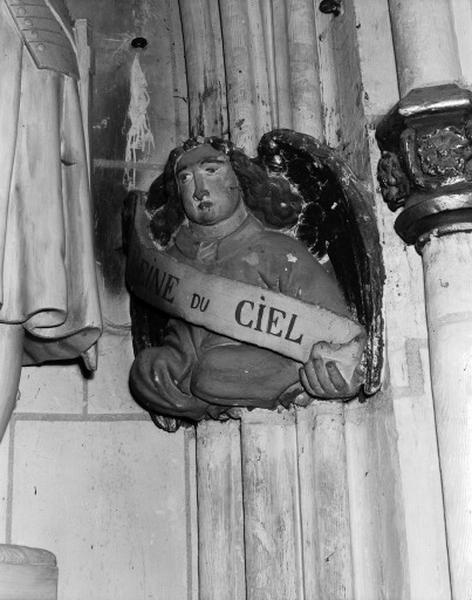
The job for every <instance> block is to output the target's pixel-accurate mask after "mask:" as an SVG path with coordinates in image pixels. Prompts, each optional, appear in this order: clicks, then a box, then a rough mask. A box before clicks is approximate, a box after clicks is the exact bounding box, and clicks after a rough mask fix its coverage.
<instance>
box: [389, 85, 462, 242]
mask: <svg viewBox="0 0 472 600" xmlns="http://www.w3.org/2000/svg"><path fill="white" fill-rule="evenodd" d="M377 142H378V144H379V147H380V149H381V151H382V156H381V159H380V161H379V165H378V179H379V183H380V186H381V190H382V195H383V197H384V200H385V202H387V204H388V206H389V208H390V209H391V210H397V209H398V208H400V207H404V208H403V211H402V212H401V213H400V215H399V217H398V218H397V220H396V222H395V230H396V231H397V233H398V234H399V235H400V237H401V238H402V239H403V240H404V241H405V242H407V243H408V244H412V243H416V244H419V245H421V244H422V243H423V241H424V240H425V239H426V238H427V236H428V235H429V234H430V233H431V232H432V231H435V232H436V233H438V234H443V233H449V232H452V231H467V230H472V93H471V92H470V91H468V90H465V89H462V88H460V87H458V86H457V85H455V84H447V85H440V86H432V87H428V88H418V89H414V90H412V91H411V92H409V93H408V94H407V95H406V96H405V97H404V98H403V99H402V100H401V101H400V102H399V103H398V104H397V105H396V106H395V107H394V108H393V109H392V111H391V112H390V113H389V114H388V115H387V116H386V117H385V118H384V119H383V120H382V121H381V123H380V124H379V126H378V128H377Z"/></svg>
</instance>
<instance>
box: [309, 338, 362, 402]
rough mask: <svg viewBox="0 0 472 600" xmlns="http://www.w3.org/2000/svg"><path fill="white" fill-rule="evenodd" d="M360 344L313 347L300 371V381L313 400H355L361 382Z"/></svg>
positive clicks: (355, 341)
mask: <svg viewBox="0 0 472 600" xmlns="http://www.w3.org/2000/svg"><path fill="white" fill-rule="evenodd" d="M363 348H364V343H363V340H360V339H359V338H355V339H354V340H351V341H350V342H348V343H347V344H329V343H327V342H319V343H317V344H314V346H313V348H312V349H311V352H310V357H309V359H308V361H307V362H306V363H305V364H304V365H303V367H301V368H300V381H301V383H302V385H303V387H304V388H305V390H306V391H307V392H308V393H309V394H310V395H311V396H314V397H315V398H325V399H335V398H342V399H348V398H352V397H354V396H355V395H356V394H357V393H358V392H359V389H360V386H361V385H362V383H363V381H364V368H363V365H362V351H363Z"/></svg>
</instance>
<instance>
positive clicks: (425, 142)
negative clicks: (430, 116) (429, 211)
mask: <svg viewBox="0 0 472 600" xmlns="http://www.w3.org/2000/svg"><path fill="white" fill-rule="evenodd" d="M402 142H403V143H402V146H403V148H402V149H403V151H404V152H405V157H406V160H407V163H408V165H409V167H410V168H409V171H410V173H411V177H412V178H413V180H414V182H415V184H416V185H417V186H418V187H421V188H424V189H436V188H437V187H438V185H448V184H457V183H463V182H467V181H472V163H471V162H470V160H471V158H472V140H471V138H470V121H469V120H468V121H467V122H466V123H465V124H464V125H463V126H460V127H459V126H456V125H449V126H447V125H445V126H443V127H434V126H433V127H428V128H425V129H414V128H408V129H406V130H405V131H404V133H403V134H402Z"/></svg>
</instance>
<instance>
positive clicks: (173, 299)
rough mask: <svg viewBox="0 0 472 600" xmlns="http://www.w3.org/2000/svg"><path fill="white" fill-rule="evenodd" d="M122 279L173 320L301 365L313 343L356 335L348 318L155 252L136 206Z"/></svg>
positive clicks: (345, 339) (146, 221) (142, 213)
mask: <svg viewBox="0 0 472 600" xmlns="http://www.w3.org/2000/svg"><path fill="white" fill-rule="evenodd" d="M126 279H127V282H128V285H129V287H130V290H131V291H132V292H133V293H134V294H136V296H138V297H139V298H141V299H142V300H144V301H145V302H147V303H149V304H150V305H152V306H154V307H155V308H158V309H160V310H162V311H164V312H166V313H168V314H170V315H172V316H174V317H179V318H181V319H184V320H185V321H188V322H190V323H192V324H194V325H198V326H201V327H205V328H206V329H209V330H210V331H213V332H215V333H218V334H221V335H224V336H227V337H230V338H233V339H235V340H238V341H240V342H246V343H250V344H255V345H257V346H261V347H263V348H268V349H270V350H273V351H274V352H278V353H279V354H283V355H284V356H288V357H290V358H292V359H294V360H296V361H299V362H305V361H306V360H307V359H308V358H309V356H310V351H311V349H312V347H313V345H314V344H316V343H317V342H329V343H332V344H346V343H347V342H350V341H351V340H352V339H354V338H355V337H356V336H358V335H361V334H362V328H361V326H360V325H359V324H358V323H356V322H355V321H352V320H351V319H349V318H346V317H343V316H340V315H337V314H336V313H334V312H332V311H330V310H328V309H326V308H322V307H320V306H316V305H314V304H308V303H306V302H302V301H301V300H297V299H295V298H291V297H290V296H286V295H284V294H281V293H278V292H273V291H271V290H268V289H264V288H261V287H258V286H255V285H250V284H247V283H242V282H240V281H234V280H232V279H228V278H226V277H221V276H217V275H212V274H208V273H204V272H202V271H199V270H198V269H196V268H194V267H191V266H189V265H187V264H184V263H182V262H180V261H178V260H176V259H175V258H173V257H171V256H169V255H168V254H166V253H165V252H163V251H161V250H159V249H158V247H157V246H156V245H155V243H154V242H153V241H152V239H151V238H150V235H149V217H148V216H147V214H146V212H145V210H144V209H143V207H142V206H141V205H140V204H139V203H138V205H137V210H136V217H135V222H134V231H133V234H132V237H131V243H130V251H129V256H128V263H127V272H126Z"/></svg>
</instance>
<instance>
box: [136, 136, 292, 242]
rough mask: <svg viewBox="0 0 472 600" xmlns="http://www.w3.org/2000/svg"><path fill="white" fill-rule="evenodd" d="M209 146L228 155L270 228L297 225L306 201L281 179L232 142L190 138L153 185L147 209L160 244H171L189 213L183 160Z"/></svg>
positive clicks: (247, 195) (256, 211) (258, 214)
mask: <svg viewBox="0 0 472 600" xmlns="http://www.w3.org/2000/svg"><path fill="white" fill-rule="evenodd" d="M203 144H208V145H210V146H212V147H213V148H214V149H215V150H218V151H220V152H221V153H222V154H225V155H226V156H227V157H228V159H229V161H230V163H231V166H232V168H233V170H234V172H235V174H236V177H237V179H238V181H239V185H240V186H241V190H242V192H243V196H244V201H245V204H246V206H247V207H248V208H249V209H250V210H251V211H252V212H253V214H254V215H255V216H256V217H258V218H259V219H260V220H261V221H262V222H263V223H264V224H266V225H267V226H269V227H273V228H276V229H281V228H283V227H291V226H292V225H294V224H295V223H296V222H297V218H298V215H299V213H300V210H301V205H302V198H301V196H300V195H299V194H298V193H297V192H296V191H294V190H292V189H291V187H290V185H289V183H288V181H286V180H285V179H283V178H281V177H277V178H274V177H270V175H269V174H268V173H267V172H266V170H265V169H264V168H262V166H261V165H260V164H259V163H258V161H257V159H254V160H251V159H250V158H249V157H248V156H247V155H246V154H245V153H244V152H243V151H242V150H241V149H239V148H237V147H236V146H235V145H234V144H233V143H232V142H230V141H228V140H223V139H221V138H218V137H207V138H203V137H198V138H190V139H188V140H187V141H185V142H184V143H183V144H182V145H181V146H178V147H177V148H175V149H174V150H172V152H171V153H170V155H169V158H168V159H167V163H166V165H165V168H164V171H163V173H162V175H160V176H159V177H158V178H157V179H155V180H154V182H153V183H152V184H151V187H150V189H149V194H148V200H147V205H146V207H147V209H148V211H149V212H150V214H151V215H152V221H151V231H152V234H153V237H154V239H155V241H156V242H158V243H159V244H161V245H163V246H165V245H167V244H168V242H169V240H170V239H171V237H172V234H173V233H174V232H175V230H176V229H177V227H178V226H179V225H180V224H181V223H182V222H183V220H184V218H185V213H184V210H183V207H182V202H181V200H180V198H179V192H178V187H177V182H176V179H175V166H176V164H177V161H178V160H179V158H180V157H181V156H182V155H183V154H185V153H186V152H188V151H189V150H192V149H193V148H197V147H198V146H202V145H203Z"/></svg>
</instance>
